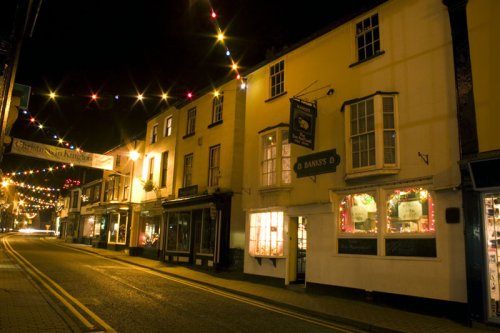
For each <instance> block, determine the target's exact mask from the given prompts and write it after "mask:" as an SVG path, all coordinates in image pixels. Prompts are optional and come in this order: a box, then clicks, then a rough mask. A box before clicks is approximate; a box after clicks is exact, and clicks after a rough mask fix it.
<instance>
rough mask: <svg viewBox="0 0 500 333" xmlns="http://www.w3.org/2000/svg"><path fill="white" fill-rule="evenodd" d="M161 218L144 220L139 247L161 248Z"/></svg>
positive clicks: (155, 217)
mask: <svg viewBox="0 0 500 333" xmlns="http://www.w3.org/2000/svg"><path fill="white" fill-rule="evenodd" d="M160 221H161V216H154V217H147V218H143V219H142V221H141V231H140V234H139V246H141V247H154V248H158V247H159V244H160V242H159V237H160Z"/></svg>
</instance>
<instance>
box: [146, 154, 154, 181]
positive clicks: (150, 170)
mask: <svg viewBox="0 0 500 333" xmlns="http://www.w3.org/2000/svg"><path fill="white" fill-rule="evenodd" d="M148 162H149V163H148V179H147V180H149V181H153V176H154V172H155V158H154V157H151V158H150V159H149V161H148Z"/></svg>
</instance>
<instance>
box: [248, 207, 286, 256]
mask: <svg viewBox="0 0 500 333" xmlns="http://www.w3.org/2000/svg"><path fill="white" fill-rule="evenodd" d="M249 245H250V251H249V252H250V255H252V256H274V257H281V256H283V212H266V213H255V214H250V244H249Z"/></svg>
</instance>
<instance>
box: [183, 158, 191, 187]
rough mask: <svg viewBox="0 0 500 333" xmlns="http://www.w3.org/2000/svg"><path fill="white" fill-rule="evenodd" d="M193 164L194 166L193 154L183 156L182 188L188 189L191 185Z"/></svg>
mask: <svg viewBox="0 0 500 333" xmlns="http://www.w3.org/2000/svg"><path fill="white" fill-rule="evenodd" d="M193 164H194V154H193V153H190V154H186V155H184V166H183V174H182V187H188V186H191V185H192V184H193Z"/></svg>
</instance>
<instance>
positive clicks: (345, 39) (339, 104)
mask: <svg viewBox="0 0 500 333" xmlns="http://www.w3.org/2000/svg"><path fill="white" fill-rule="evenodd" d="M417 27H418V28H417ZM451 45H452V40H451V33H450V24H449V18H448V11H447V8H446V6H445V5H443V3H442V2H441V1H435V0H421V1H412V2H408V1H387V2H384V3H383V4H381V5H379V6H377V7H374V8H373V9H372V10H369V11H368V12H365V13H362V14H361V15H359V16H357V17H355V18H354V19H351V20H349V21H345V22H343V23H341V24H340V25H337V26H336V27H333V28H331V29H329V30H328V31H326V32H324V33H322V34H318V35H316V36H315V37H314V38H312V39H310V40H307V41H305V42H303V43H301V44H299V45H296V46H294V47H292V48H290V49H288V50H286V51H285V52H284V53H282V54H280V55H278V56H277V57H276V58H274V59H272V60H270V61H269V62H267V63H266V64H263V65H261V66H258V67H256V68H255V69H253V70H251V71H250V72H248V73H246V79H247V83H248V87H247V99H246V117H245V155H244V161H245V163H244V175H243V209H244V211H245V213H246V229H245V231H246V243H245V245H246V248H245V258H244V272H245V273H247V274H252V275H262V276H268V277H273V278H277V279H281V280H283V282H284V283H285V284H288V283H292V282H301V283H306V285H308V286H310V285H321V286H335V287H345V288H355V289H361V290H366V291H370V292H371V291H373V292H382V293H388V294H398V295H405V296H415V297H421V298H427V299H434V300H444V301H450V302H455V303H458V304H465V303H466V302H467V292H466V274H465V248H464V235H463V229H464V221H463V218H462V217H461V210H460V207H461V200H462V197H461V192H460V188H459V186H460V182H461V178H460V170H459V160H460V155H459V145H458V130H457V116H456V102H455V100H456V97H455V90H454V87H455V85H454V82H455V81H454V72H453V70H454V69H453V54H452V46H451Z"/></svg>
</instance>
